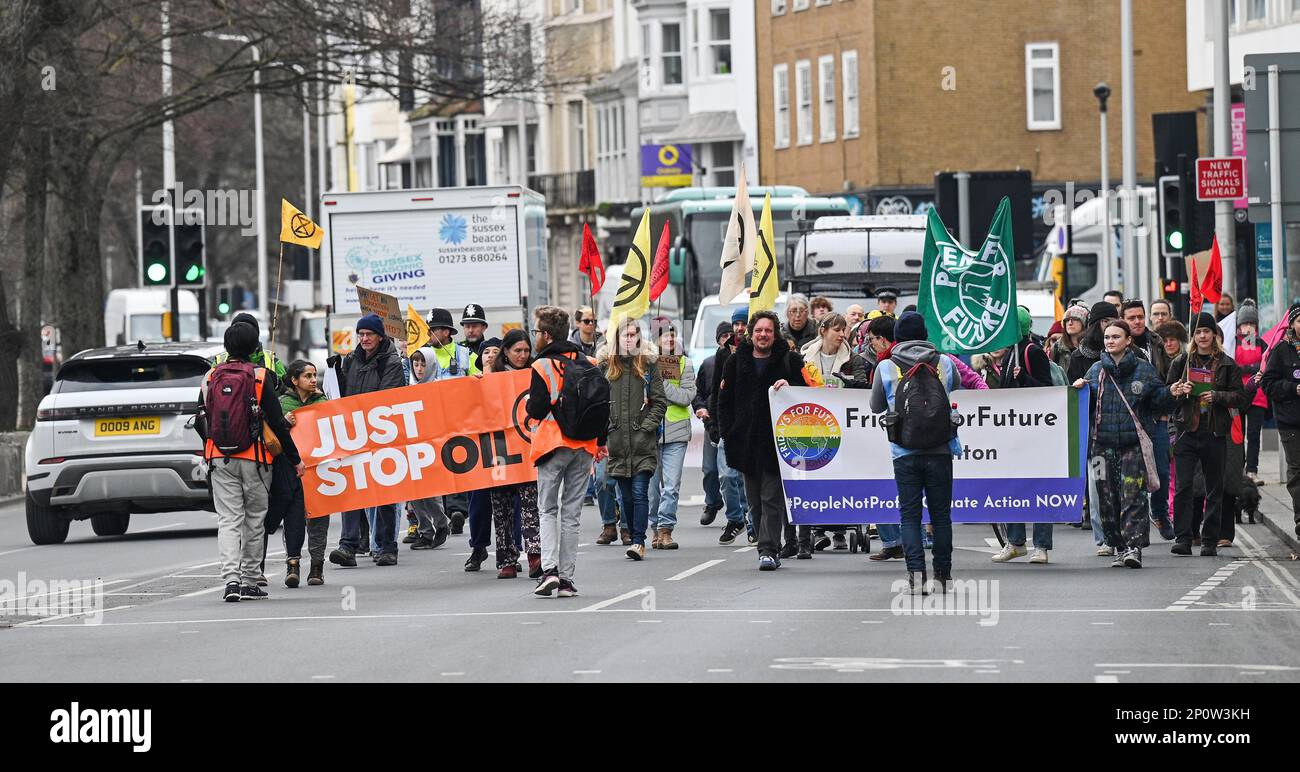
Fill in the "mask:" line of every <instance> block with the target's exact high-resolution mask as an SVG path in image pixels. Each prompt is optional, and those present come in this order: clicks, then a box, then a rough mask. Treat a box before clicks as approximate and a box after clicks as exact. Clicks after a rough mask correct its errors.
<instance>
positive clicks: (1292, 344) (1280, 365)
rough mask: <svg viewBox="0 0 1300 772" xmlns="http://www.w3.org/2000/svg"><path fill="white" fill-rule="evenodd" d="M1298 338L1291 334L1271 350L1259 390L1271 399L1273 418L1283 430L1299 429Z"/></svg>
mask: <svg viewBox="0 0 1300 772" xmlns="http://www.w3.org/2000/svg"><path fill="white" fill-rule="evenodd" d="M1297 345H1300V343H1297V342H1296V339H1295V336H1293V335H1292V334H1291V332H1290V331H1288V332H1287V334H1286V337H1284V338H1283V339H1282V340H1280V341H1278V342H1277V345H1275V346H1273V348H1271V349H1269V353H1268V363H1267V364H1265V365H1264V378H1263V380H1262V381H1261V382H1260V388H1262V389H1264V393H1265V394H1267V395H1268V401H1269V404H1271V405H1272V406H1273V417H1274V418H1276V419H1277V425H1278V427H1279V428H1281V429H1300V395H1298V394H1296V386H1298V385H1300V352H1297V351H1296V346H1297Z"/></svg>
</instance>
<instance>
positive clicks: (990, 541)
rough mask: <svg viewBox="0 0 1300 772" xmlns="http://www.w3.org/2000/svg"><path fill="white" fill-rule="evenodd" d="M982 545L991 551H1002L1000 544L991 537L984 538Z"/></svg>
mask: <svg viewBox="0 0 1300 772" xmlns="http://www.w3.org/2000/svg"><path fill="white" fill-rule="evenodd" d="M984 543H985V544H987V545H989V546H990V547H992V548H993V549H995V550H998V551H999V552H1001V551H1002V544H1001V543H999V542H998V540H997V539H995V538H993V537H992V536H985V537H984Z"/></svg>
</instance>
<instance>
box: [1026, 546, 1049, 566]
mask: <svg viewBox="0 0 1300 772" xmlns="http://www.w3.org/2000/svg"><path fill="white" fill-rule="evenodd" d="M1029 562H1030V563H1046V562H1047V550H1045V549H1039V548H1038V547H1034V554H1032V555H1030V556H1029Z"/></svg>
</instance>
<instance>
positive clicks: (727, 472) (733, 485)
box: [718, 440, 746, 525]
mask: <svg viewBox="0 0 1300 772" xmlns="http://www.w3.org/2000/svg"><path fill="white" fill-rule="evenodd" d="M718 478H719V487H721V488H722V500H723V502H724V503H725V505H726V508H727V522H728V523H736V524H738V525H739V524H741V523H744V522H745V508H746V501H745V478H744V477H743V476H742V475H741V474H740V472H737V471H736V470H735V469H732V468H731V467H729V466H727V442H726V440H723V441H722V442H719V443H718Z"/></svg>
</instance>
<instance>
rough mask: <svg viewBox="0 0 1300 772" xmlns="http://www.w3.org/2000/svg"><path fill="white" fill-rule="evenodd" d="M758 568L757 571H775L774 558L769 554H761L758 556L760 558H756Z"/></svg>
mask: <svg viewBox="0 0 1300 772" xmlns="http://www.w3.org/2000/svg"><path fill="white" fill-rule="evenodd" d="M758 570H759V571H775V570H776V558H774V557H772V556H771V555H763V556H762V557H760V558H759V559H758Z"/></svg>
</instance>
